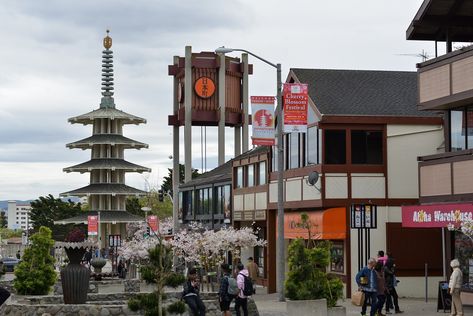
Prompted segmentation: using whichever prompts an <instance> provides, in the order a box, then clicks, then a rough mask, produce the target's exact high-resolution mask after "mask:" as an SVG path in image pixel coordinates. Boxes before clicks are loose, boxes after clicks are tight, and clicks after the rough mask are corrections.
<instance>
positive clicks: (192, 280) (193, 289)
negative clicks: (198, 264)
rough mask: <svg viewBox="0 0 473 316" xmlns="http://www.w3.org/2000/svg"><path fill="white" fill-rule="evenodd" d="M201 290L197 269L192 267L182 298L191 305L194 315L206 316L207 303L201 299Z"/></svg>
mask: <svg viewBox="0 0 473 316" xmlns="http://www.w3.org/2000/svg"><path fill="white" fill-rule="evenodd" d="M199 292H200V291H199V279H198V277H197V271H196V269H194V268H192V269H190V270H189V273H188V276H187V281H186V283H184V291H182V299H183V300H184V302H186V304H187V306H189V308H190V310H191V311H192V315H193V316H205V305H204V302H202V300H201V299H200V296H199Z"/></svg>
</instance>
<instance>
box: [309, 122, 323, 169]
mask: <svg viewBox="0 0 473 316" xmlns="http://www.w3.org/2000/svg"><path fill="white" fill-rule="evenodd" d="M306 144H307V150H306V152H307V163H308V164H319V163H320V160H319V157H320V155H319V148H321V146H322V144H319V129H318V128H317V126H313V127H309V128H308V129H307V141H306Z"/></svg>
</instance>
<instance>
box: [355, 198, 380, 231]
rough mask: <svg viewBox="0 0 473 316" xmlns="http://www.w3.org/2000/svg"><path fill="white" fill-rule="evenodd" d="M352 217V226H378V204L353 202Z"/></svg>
mask: <svg viewBox="0 0 473 316" xmlns="http://www.w3.org/2000/svg"><path fill="white" fill-rule="evenodd" d="M350 218H351V220H350V222H351V224H350V227H351V228H376V225H377V206H376V205H374V204H352V205H351V206H350Z"/></svg>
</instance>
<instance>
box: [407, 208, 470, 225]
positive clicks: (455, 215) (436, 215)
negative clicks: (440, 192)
mask: <svg viewBox="0 0 473 316" xmlns="http://www.w3.org/2000/svg"><path fill="white" fill-rule="evenodd" d="M472 220H473V204H436V205H411V206H403V207H402V226H403V227H418V228H422V227H425V228H429V227H447V226H448V225H454V226H455V227H458V226H460V223H461V222H464V221H472Z"/></svg>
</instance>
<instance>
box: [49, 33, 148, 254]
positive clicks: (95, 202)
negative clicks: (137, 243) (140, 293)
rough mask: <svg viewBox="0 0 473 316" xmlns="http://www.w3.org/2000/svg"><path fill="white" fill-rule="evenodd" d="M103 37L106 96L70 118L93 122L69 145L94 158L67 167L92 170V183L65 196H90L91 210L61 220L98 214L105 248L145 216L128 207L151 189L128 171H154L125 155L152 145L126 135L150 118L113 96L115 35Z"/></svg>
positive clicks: (76, 121) (80, 220) (81, 219)
mask: <svg viewBox="0 0 473 316" xmlns="http://www.w3.org/2000/svg"><path fill="white" fill-rule="evenodd" d="M108 33H109V31H108V30H107V36H106V37H105V38H104V40H103V45H104V47H105V50H103V52H102V53H103V55H102V58H103V59H102V99H101V102H100V107H99V108H98V109H96V110H94V111H92V112H89V113H86V114H83V115H79V116H75V117H72V118H70V119H69V120H68V121H69V122H70V123H71V124H83V125H92V136H90V137H87V138H85V139H82V140H79V141H76V142H73V143H69V144H67V145H66V147H68V148H70V149H73V148H80V149H82V150H86V149H91V159H90V160H89V161H87V162H84V163H81V164H78V165H75V166H71V167H67V168H64V169H63V170H64V171H65V172H80V173H85V172H89V173H90V184H89V185H87V186H85V187H82V188H79V189H76V190H72V191H69V192H64V193H61V196H79V197H83V196H87V197H88V205H89V209H90V211H88V212H84V214H81V215H79V216H76V217H73V218H69V219H65V220H61V221H58V223H61V224H67V223H86V222H87V216H89V215H98V221H99V228H98V234H99V235H100V246H101V248H107V247H109V246H115V245H111V244H110V243H109V241H108V239H109V237H110V236H120V237H121V238H123V237H124V233H125V230H126V224H127V223H130V222H143V221H144V218H141V217H139V216H136V215H132V214H130V213H127V212H126V210H125V206H126V199H127V197H128V196H133V195H134V196H141V195H146V194H147V192H145V191H142V190H138V189H136V188H133V187H130V186H127V185H126V184H125V174H126V173H127V172H139V173H142V172H150V171H151V169H149V168H147V167H143V166H140V165H136V164H134V163H131V162H128V161H126V160H125V159H124V152H125V149H141V148H148V145H147V144H145V143H142V142H139V141H136V140H133V139H130V138H127V137H125V136H123V126H124V125H125V124H135V125H138V124H141V123H146V120H145V119H144V118H141V117H137V116H134V115H131V114H128V113H125V112H123V111H120V110H118V109H116V108H115V101H114V98H113V94H114V93H113V51H112V50H110V48H111V47H112V39H111V37H110V36H109V34H108Z"/></svg>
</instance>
